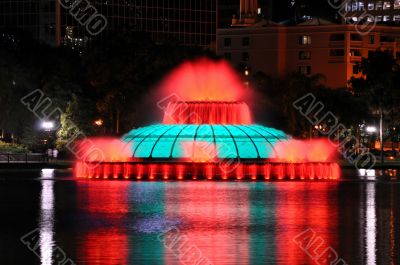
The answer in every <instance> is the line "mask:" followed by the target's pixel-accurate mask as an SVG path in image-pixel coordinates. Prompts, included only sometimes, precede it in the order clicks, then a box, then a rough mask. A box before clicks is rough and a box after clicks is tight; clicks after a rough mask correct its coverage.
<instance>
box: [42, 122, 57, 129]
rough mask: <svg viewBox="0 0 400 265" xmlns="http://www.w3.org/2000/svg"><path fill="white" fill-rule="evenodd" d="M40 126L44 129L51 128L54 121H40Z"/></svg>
mask: <svg viewBox="0 0 400 265" xmlns="http://www.w3.org/2000/svg"><path fill="white" fill-rule="evenodd" d="M42 128H43V129H45V130H51V129H53V128H54V122H52V121H44V122H42Z"/></svg>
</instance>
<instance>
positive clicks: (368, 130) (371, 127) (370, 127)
mask: <svg viewBox="0 0 400 265" xmlns="http://www.w3.org/2000/svg"><path fill="white" fill-rule="evenodd" d="M366 131H367V132H369V133H374V132H376V127H374V126H368V127H367V128H366Z"/></svg>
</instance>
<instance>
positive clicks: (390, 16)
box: [340, 0, 400, 24]
mask: <svg viewBox="0 0 400 265" xmlns="http://www.w3.org/2000/svg"><path fill="white" fill-rule="evenodd" d="M340 12H341V13H342V15H343V16H344V17H345V20H347V21H350V22H358V21H360V20H363V19H366V20H368V21H369V22H376V23H390V24H399V23H400V0H387V1H382V0H362V1H360V0H358V1H345V2H344V3H343V8H342V9H341V11H340Z"/></svg>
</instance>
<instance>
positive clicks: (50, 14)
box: [0, 0, 57, 44]
mask: <svg viewBox="0 0 400 265" xmlns="http://www.w3.org/2000/svg"><path fill="white" fill-rule="evenodd" d="M55 11H56V0H2V1H0V29H9V30H17V31H25V32H29V33H30V34H31V35H32V37H33V38H34V39H39V40H41V41H44V42H46V43H49V44H54V43H55V42H56V37H57V36H56V28H57V27H56V26H57V25H56V16H55Z"/></svg>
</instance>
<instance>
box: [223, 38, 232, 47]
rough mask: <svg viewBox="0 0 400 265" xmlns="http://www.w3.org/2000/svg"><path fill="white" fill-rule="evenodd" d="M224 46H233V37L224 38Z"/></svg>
mask: <svg viewBox="0 0 400 265" xmlns="http://www.w3.org/2000/svg"><path fill="white" fill-rule="evenodd" d="M224 46H225V47H231V46H232V39H231V38H225V39H224Z"/></svg>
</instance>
